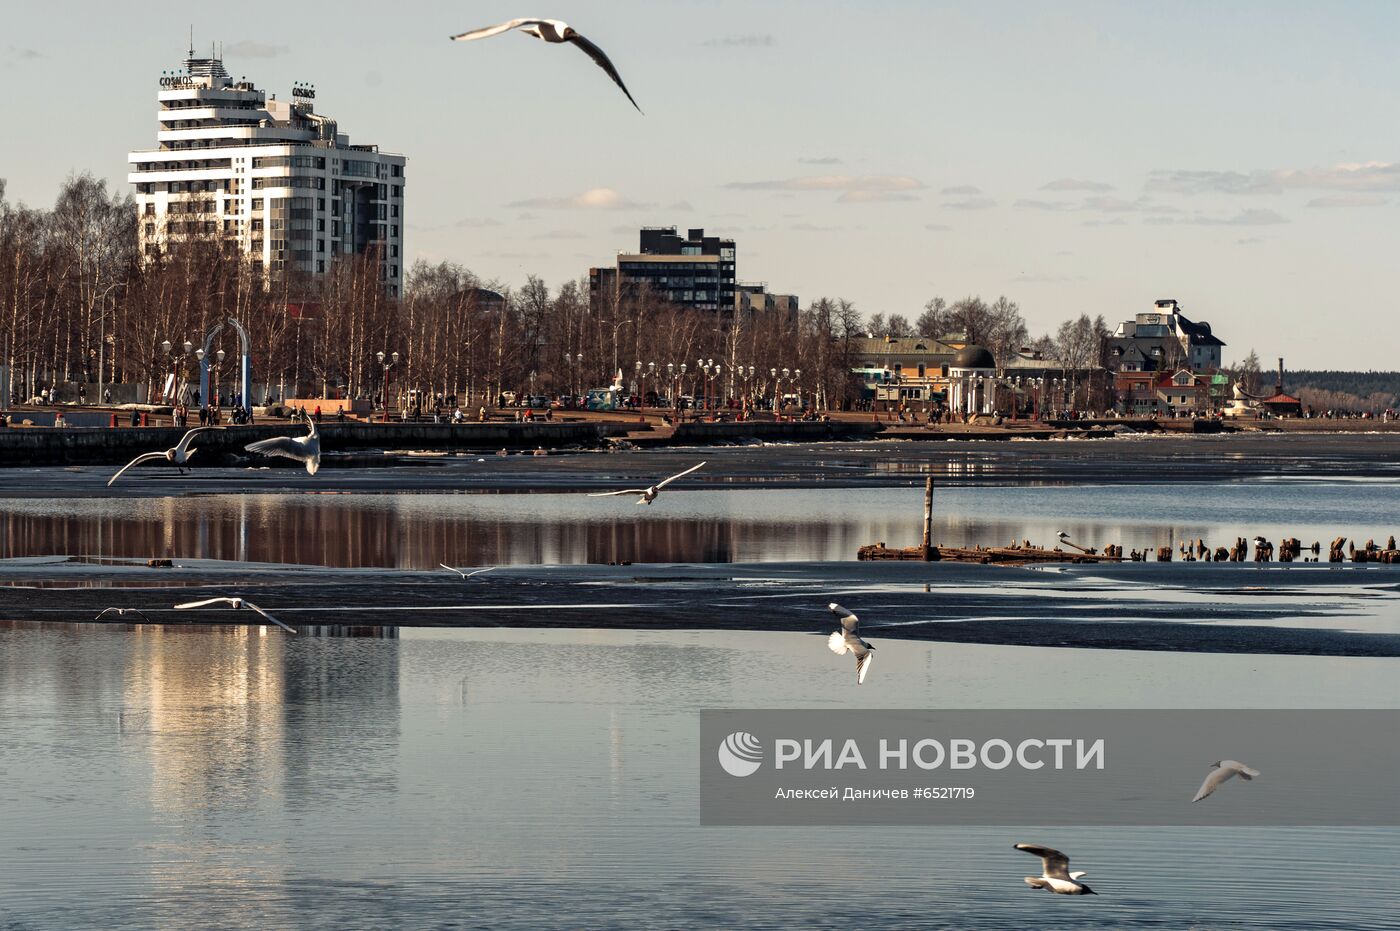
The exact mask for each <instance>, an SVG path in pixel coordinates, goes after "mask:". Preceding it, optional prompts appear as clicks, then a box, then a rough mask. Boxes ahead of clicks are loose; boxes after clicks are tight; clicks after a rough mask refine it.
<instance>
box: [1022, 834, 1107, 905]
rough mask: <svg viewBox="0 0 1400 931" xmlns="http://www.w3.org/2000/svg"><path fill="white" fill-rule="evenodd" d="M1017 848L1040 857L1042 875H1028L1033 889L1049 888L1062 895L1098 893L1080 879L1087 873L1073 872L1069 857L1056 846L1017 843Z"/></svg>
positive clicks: (1027, 878) (1028, 882)
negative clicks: (1070, 868) (1070, 867)
mask: <svg viewBox="0 0 1400 931" xmlns="http://www.w3.org/2000/svg"><path fill="white" fill-rule="evenodd" d="M1016 849H1017V850H1024V851H1025V852H1026V853H1028V854H1031V855H1032V856H1037V857H1040V864H1041V869H1040V875H1039V876H1027V877H1026V885H1027V886H1030V887H1031V888H1032V889H1049V890H1050V891H1051V892H1055V893H1058V894H1060V895H1098V893H1097V892H1095V891H1094V890H1093V889H1090V888H1089V887H1088V886H1086V885H1085V884H1084V883H1082V882H1080V881H1079V877H1081V876H1083V875H1085V873H1084V871H1083V870H1075V871H1074V872H1073V873H1071V872H1070V870H1069V857H1067V856H1065V855H1064V854H1062V853H1060V852H1059V851H1058V850H1056V849H1055V848H1054V847H1042V846H1040V845H1039V844H1017V845H1016Z"/></svg>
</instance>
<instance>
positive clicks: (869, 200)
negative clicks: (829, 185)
mask: <svg viewBox="0 0 1400 931" xmlns="http://www.w3.org/2000/svg"><path fill="white" fill-rule="evenodd" d="M918 199H919V198H917V197H915V196H914V195H913V194H905V193H904V192H903V191H847V192H846V193H844V194H842V195H841V196H840V197H838V198H836V202H837V203H838V204H876V203H886V202H889V201H895V200H918Z"/></svg>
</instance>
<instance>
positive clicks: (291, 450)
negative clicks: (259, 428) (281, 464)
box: [243, 412, 321, 475]
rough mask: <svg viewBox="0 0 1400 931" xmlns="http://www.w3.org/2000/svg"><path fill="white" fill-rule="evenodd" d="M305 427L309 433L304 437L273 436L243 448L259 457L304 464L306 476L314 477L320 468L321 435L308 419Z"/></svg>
mask: <svg viewBox="0 0 1400 931" xmlns="http://www.w3.org/2000/svg"><path fill="white" fill-rule="evenodd" d="M304 415H305V412H303V416H304ZM306 426H307V428H308V429H309V430H310V431H311V432H310V433H308V434H307V435H306V436H274V437H273V438H272V439H270V440H258V441H257V442H256V443H249V444H248V445H247V446H245V447H243V448H244V449H246V450H247V451H248V452H250V453H257V454H258V455H260V456H283V457H285V458H287V459H295V460H297V461H298V462H304V463H306V474H307V475H315V474H316V472H317V470H319V469H320V468H321V434H320V433H319V432H318V431H317V429H316V421H314V420H312V419H311V418H310V417H307V418H306Z"/></svg>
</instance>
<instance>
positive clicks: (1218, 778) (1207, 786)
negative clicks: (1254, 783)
mask: <svg viewBox="0 0 1400 931" xmlns="http://www.w3.org/2000/svg"><path fill="white" fill-rule="evenodd" d="M1210 765H1211V766H1213V767H1214V769H1212V770H1211V771H1210V772H1209V773H1207V774H1206V781H1205V782H1203V783H1201V787H1200V788H1199V789H1197V790H1196V797H1195V798H1193V799H1191V801H1193V802H1199V801H1200V800H1201V799H1203V798H1205V797H1206V796H1207V795H1210V794H1211V793H1212V792H1214V791H1215V790H1216V789H1218V788H1220V784H1221V783H1222V782H1224V781H1225V780H1226V779H1230V778H1232V777H1234V776H1239V777H1240V778H1241V779H1243V780H1244V781H1245V782H1249V781H1250V780H1251V779H1253V778H1254V777H1255V776H1257V775H1259V770H1257V769H1255V768H1253V767H1252V766H1246V765H1245V764H1243V763H1241V762H1240V761H1239V760H1216V761H1215V762H1214V763H1212V764H1210Z"/></svg>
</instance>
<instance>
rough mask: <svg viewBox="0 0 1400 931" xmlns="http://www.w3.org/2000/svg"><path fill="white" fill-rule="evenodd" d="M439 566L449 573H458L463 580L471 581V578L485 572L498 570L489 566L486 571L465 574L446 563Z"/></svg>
mask: <svg viewBox="0 0 1400 931" xmlns="http://www.w3.org/2000/svg"><path fill="white" fill-rule="evenodd" d="M438 565H439V566H442V568H444V569H446V570H447V571H448V572H455V573H457V574H458V575H460V576H461V577H462V578H463V579H469V578H471V577H472V576H474V575H481V573H483V572H490V571H491V570H492V569H495V568H496V567H495V566H487V567H486V568H485V569H473V570H472V571H471V572H463V571H462V570H461V569H456V568H453V567H452V566H449V565H448V564H447V563H445V562H440V563H438Z"/></svg>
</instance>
